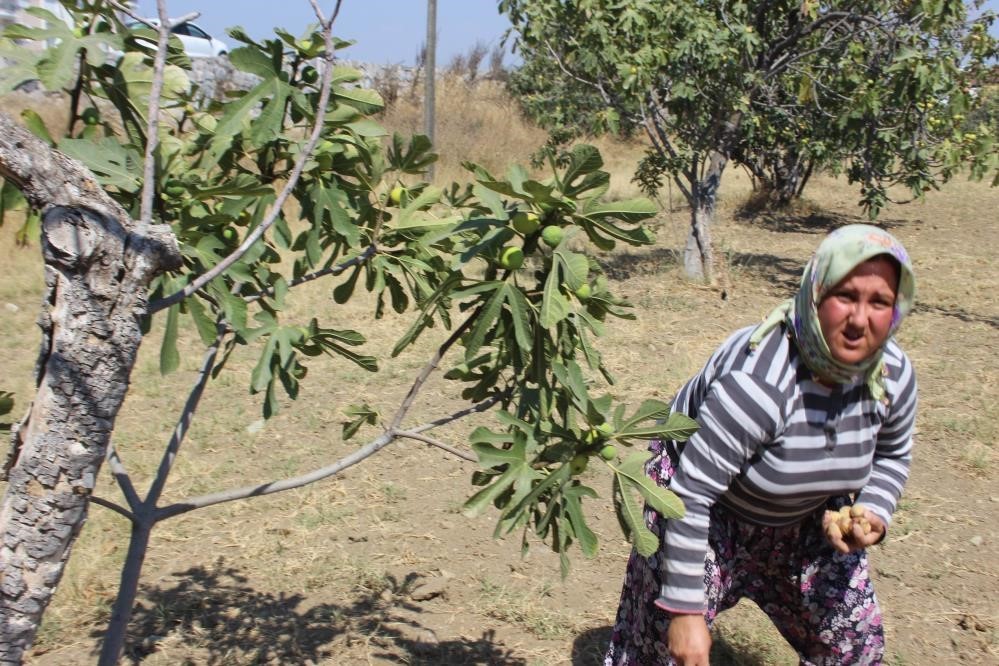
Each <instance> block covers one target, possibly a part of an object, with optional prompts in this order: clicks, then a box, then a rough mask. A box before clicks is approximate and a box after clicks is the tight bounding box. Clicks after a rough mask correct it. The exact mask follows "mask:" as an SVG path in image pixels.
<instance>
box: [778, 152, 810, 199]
mask: <svg viewBox="0 0 999 666" xmlns="http://www.w3.org/2000/svg"><path fill="white" fill-rule="evenodd" d="M773 172H774V182H773V192H772V196H773V197H774V203H775V204H776V205H777V206H778V207H784V206H787V205H788V204H790V203H791V202H792V201H794V200H795V199H797V198H798V197H799V196H801V191H802V190H803V189H804V186H805V182H806V181H807V180H808V175H810V174H811V168H810V163H809V162H807V161H806V160H805V159H804V158H803V157H802V155H801V153H799V152H798V151H796V150H788V151H786V152H785V153H784V154H783V155H781V156H780V158H779V159H778V160H777V161H776V163H775V164H774V170H773Z"/></svg>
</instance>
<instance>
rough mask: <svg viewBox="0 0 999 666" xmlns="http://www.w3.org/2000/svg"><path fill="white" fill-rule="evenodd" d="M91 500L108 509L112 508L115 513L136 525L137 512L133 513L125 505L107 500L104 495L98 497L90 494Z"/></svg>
mask: <svg viewBox="0 0 999 666" xmlns="http://www.w3.org/2000/svg"><path fill="white" fill-rule="evenodd" d="M90 501H91V502H93V503H94V504H98V505H100V506H103V507H104V508H106V509H111V510H112V511H114V512H115V513H117V514H120V515H122V516H124V517H125V518H127V519H128V521H129V522H130V523H132V524H133V525H135V524H136V523H137V522H138V521H137V520H136V518H135V514H134V513H132V512H131V511H129V510H128V509H126V508H125V507H123V506H121V505H119V504H115V503H114V502H111V501H110V500H106V499H104V498H103V497H97V496H96V495H91V496H90Z"/></svg>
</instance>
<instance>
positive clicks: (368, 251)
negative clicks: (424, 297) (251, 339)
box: [243, 243, 378, 303]
mask: <svg viewBox="0 0 999 666" xmlns="http://www.w3.org/2000/svg"><path fill="white" fill-rule="evenodd" d="M377 252H378V248H377V247H376V246H375V245H374V244H373V243H372V244H371V245H369V246H368V247H367V248H365V250H364V252H362V253H361V254H359V255H357V256H356V257H354V258H353V259H348V260H347V261H345V262H343V263H341V264H337V265H336V266H330V267H329V268H324V269H322V270H320V271H316V272H314V273H308V274H306V275H303V276H301V277H299V278H296V279H294V280H292V281H291V282H289V283H288V288H289V289H290V288H291V287H297V286H299V285H301V284H305V283H306V282H312V281H313V280H318V279H319V278H323V277H326V276H327V275H339V274H340V273H343V272H344V271H345V270H347V269H348V268H351V267H352V266H358V265H360V264H363V263H364V262H366V261H367V260H368V259H370V258H371V257H373V256H374V255H375V253H377ZM273 295H274V287H268V288H267V289H264V290H262V291H258V292H257V293H255V294H250V295H248V296H246V297H244V298H243V300H245V301H246V302H247V303H253V302H255V301H259V300H260V299H261V298H264V297H265V296H273Z"/></svg>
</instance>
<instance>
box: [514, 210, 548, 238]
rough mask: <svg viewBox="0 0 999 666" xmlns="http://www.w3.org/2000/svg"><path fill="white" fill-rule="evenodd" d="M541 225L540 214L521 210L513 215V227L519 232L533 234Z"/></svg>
mask: <svg viewBox="0 0 999 666" xmlns="http://www.w3.org/2000/svg"><path fill="white" fill-rule="evenodd" d="M540 225H541V221H540V220H539V219H538V216H537V215H535V214H534V213H532V212H529V211H528V212H525V211H520V212H519V213H517V214H516V215H514V216H513V228H514V229H516V231H517V233H520V234H524V235H525V236H526V235H528V234H533V233H534V232H535V231H537V230H538V227H539V226H540Z"/></svg>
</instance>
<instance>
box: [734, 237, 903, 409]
mask: <svg viewBox="0 0 999 666" xmlns="http://www.w3.org/2000/svg"><path fill="white" fill-rule="evenodd" d="M881 254H886V255H889V256H891V257H894V258H895V259H896V260H898V263H899V266H900V267H901V270H900V271H899V280H898V294H897V295H896V298H895V308H894V312H893V313H892V319H891V329H890V331H889V333H888V337H889V338H890V337H891V336H892V335H894V334H895V331H897V330H898V327H899V324H901V323H902V319H904V318H905V316H906V315H907V314H909V312H910V311H911V310H912V305H913V302H914V300H915V295H916V278H915V276H914V275H913V273H912V263H911V262H910V261H909V255H908V253H906V251H905V248H904V247H902V244H901V243H899V242H898V241H897V240H896V239H895V237H894V236H892V235H891V234H889V233H888V232H887V231H884V230H882V229H879V228H878V227H873V226H870V225H867V224H851V225H847V226H845V227H840V228H839V229H836V230H835V231H833V232H832V233H830V234H829V235H828V236H826V238H825V240H823V241H822V243H821V244H820V245H819V247H818V249H817V250H816V251H815V254H814V255H813V256H812V258H811V260H809V262H808V265H807V266H805V272H804V274H803V275H802V276H801V286H800V287H799V288H798V293H797V295H795V296H794V298H790V299H788V300H787V301H785V302H784V303H782V304H780V305H779V306H777V307H776V308H774V310H773V311H772V312H771V313H770V314H769V315H767V317H766V319H764V320H763V323H762V324H760V325H759V326H758V327H757V328H756V330H755V331H753V334H752V336H751V337H750V340H749V344H750V346H751V347H756V345H758V344H759V342H760V341H761V340H762V339H763V337H764V336H765V335H766V334H767V333H769V332H770V331H771V330H773V329H774V328H775V327H777V326H778V325H779V324H780V323H781V322H782V321H783V322H786V323H787V325H788V328H789V329H790V330H791V331H792V332H793V335H794V340H795V343H796V345H797V347H798V351H799V352H800V353H801V356H802V359H803V360H804V362H805V365H807V366H808V368H809V369H810V370H811V371H812V372H813V373H815V374H816V375H818V376H819V377H820V378H822V379H824V380H827V381H831V382H835V383H837V384H843V383H846V382H850V381H853V380H854V379H855V378H857V377H859V376H861V375H864V376H865V377H866V383H867V386H868V387H869V388H870V390H871V395H872V396H873V397H874V399H875V400H884V399H885V385H884V377H883V375H884V372H885V370H884V361H883V359H882V350H880V349H879V350H878V351H877V353H875V354H874V355H872V356H870V357H868V358H866V359H864V360H863V361H861V362H860V363H856V364H850V363H843V362H842V361H838V360H837V359H835V358H833V356H832V353H831V352H830V351H829V346H828V345H827V344H826V340H825V337H824V336H823V335H822V326H821V324H820V323H819V315H818V304H819V303H821V302H822V299H823V297H825V295H826V294H827V293H829V290H831V289H832V288H833V287H835V286H836V285H837V284H839V282H840V281H841V280H842V279H843V278H845V277H846V276H847V275H849V274H850V271H852V270H853V269H854V268H856V267H857V266H858V265H860V264H862V263H864V262H865V261H867V260H868V259H872V258H874V257H876V256H878V255H881Z"/></svg>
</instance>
